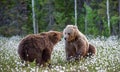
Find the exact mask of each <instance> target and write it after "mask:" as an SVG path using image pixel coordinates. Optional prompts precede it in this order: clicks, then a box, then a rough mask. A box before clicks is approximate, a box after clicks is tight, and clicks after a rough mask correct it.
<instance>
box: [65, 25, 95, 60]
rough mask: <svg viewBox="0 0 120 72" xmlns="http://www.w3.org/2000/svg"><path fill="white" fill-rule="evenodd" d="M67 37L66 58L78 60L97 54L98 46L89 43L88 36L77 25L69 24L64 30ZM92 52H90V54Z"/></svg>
mask: <svg viewBox="0 0 120 72" xmlns="http://www.w3.org/2000/svg"><path fill="white" fill-rule="evenodd" d="M63 36H64V39H65V51H66V59H67V60H71V59H72V58H75V59H76V60H78V59H80V58H82V57H86V56H91V55H95V54H96V48H95V47H94V46H93V45H91V44H89V43H88V40H87V38H86V37H85V35H84V34H82V33H81V32H80V31H79V30H78V28H77V27H76V26H73V25H67V26H66V28H65V29H64V31H63ZM89 53H90V54H89Z"/></svg>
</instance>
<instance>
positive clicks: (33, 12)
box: [32, 0, 38, 34]
mask: <svg viewBox="0 0 120 72" xmlns="http://www.w3.org/2000/svg"><path fill="white" fill-rule="evenodd" d="M32 15H33V29H34V34H37V33H38V24H37V23H36V19H35V9H34V0H32Z"/></svg>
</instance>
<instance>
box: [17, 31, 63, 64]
mask: <svg viewBox="0 0 120 72" xmlns="http://www.w3.org/2000/svg"><path fill="white" fill-rule="evenodd" d="M61 36H62V33H61V32H57V31H49V32H44V33H41V34H30V35H27V36H26V37H25V38H23V39H22V41H21V42H20V44H19V46H18V54H19V56H20V58H21V60H22V61H28V62H33V61H34V60H35V62H36V64H38V65H44V66H45V65H46V63H49V61H50V59H51V53H52V50H53V47H54V45H55V44H56V43H58V41H60V39H61Z"/></svg>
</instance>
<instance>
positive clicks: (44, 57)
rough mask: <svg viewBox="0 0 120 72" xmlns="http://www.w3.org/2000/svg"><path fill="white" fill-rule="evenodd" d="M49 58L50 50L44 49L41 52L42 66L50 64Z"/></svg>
mask: <svg viewBox="0 0 120 72" xmlns="http://www.w3.org/2000/svg"><path fill="white" fill-rule="evenodd" d="M50 59H51V50H49V49H44V50H43V53H42V64H43V66H48V67H49V66H50V65H51V64H50Z"/></svg>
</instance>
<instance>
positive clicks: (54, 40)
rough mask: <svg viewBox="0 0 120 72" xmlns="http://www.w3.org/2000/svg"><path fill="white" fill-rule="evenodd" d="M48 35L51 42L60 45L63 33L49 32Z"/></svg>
mask: <svg viewBox="0 0 120 72" xmlns="http://www.w3.org/2000/svg"><path fill="white" fill-rule="evenodd" d="M47 33H48V37H49V40H50V41H51V42H52V43H53V44H54V45H55V44H56V43H58V42H59V41H60V40H61V38H62V32H58V31H49V32H47Z"/></svg>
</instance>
